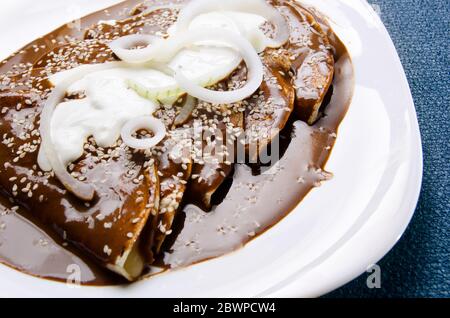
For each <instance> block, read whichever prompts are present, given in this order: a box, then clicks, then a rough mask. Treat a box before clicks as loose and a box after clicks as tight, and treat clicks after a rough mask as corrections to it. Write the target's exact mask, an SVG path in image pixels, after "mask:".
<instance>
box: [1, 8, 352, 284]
mask: <svg viewBox="0 0 450 318" xmlns="http://www.w3.org/2000/svg"><path fill="white" fill-rule="evenodd" d="M139 3H140V1H127V2H125V3H121V4H119V5H116V6H114V7H112V8H110V9H108V10H107V11H105V10H102V11H100V12H97V13H94V14H92V15H90V16H88V17H85V18H83V19H82V27H81V30H74V29H71V28H68V27H67V26H65V27H62V28H60V29H58V30H56V31H54V32H52V33H50V34H48V35H46V36H45V37H43V38H40V39H38V40H36V41H35V42H33V43H31V44H30V45H28V46H27V47H26V48H24V49H23V53H18V54H16V55H14V56H12V57H10V58H9V59H7V62H6V63H3V64H2V65H1V66H0V73H6V72H9V71H11V70H13V69H14V65H20V64H21V63H31V64H32V65H34V70H33V72H39V69H40V68H42V67H43V66H45V63H46V62H45V61H46V55H48V54H49V52H52V51H53V52H54V51H59V52H60V50H63V51H64V50H67V60H70V59H80V58H82V57H83V55H80V54H76V53H77V52H76V50H80V51H82V48H80V45H79V44H78V46H77V45H72V44H67V45H62V46H61V44H60V43H58V42H59V41H64V38H65V37H67V36H71V37H76V38H80V37H83V36H84V37H85V38H86V40H84V42H83V41H81V42H83V43H86V42H89V39H90V38H92V37H95V38H102V37H103V36H106V35H105V34H108V33H114V32H119V33H120V32H122V31H123V30H124V29H126V30H128V29H130V28H131V29H133V28H134V29H137V30H139V31H144V32H165V31H166V30H167V28H168V27H169V26H170V25H171V23H173V22H174V20H175V18H176V15H174V18H173V19H172V18H171V17H170V14H168V13H167V14H166V13H164V12H163V13H162V15H166V16H165V19H164V23H162V22H161V23H158V21H157V20H156V21H155V22H156V23H144V22H145V21H142V19H141V18H139V17H140V16H137V15H136V16H134V17H133V16H132V17H128V14H129V12H130V11H133V13H134V14H137V13H139V12H143V11H145V10H147V8H146V7H145V6H138V7H137V9H134V10H131V9H132V8H134V7H135V6H136V5H139ZM164 3H171V2H170V1H165V2H164ZM277 3H278V4H280V5H282V12H283V13H284V14H285V15H286V16H288V17H289V20H290V24H291V26H292V25H294V27H293V29H292V30H291V37H293V38H296V39H304V38H305V37H309V38H310V39H311V41H313V42H314V43H312V44H311V47H313V48H314V49H315V50H319V48H321V47H322V46H326V45H331V46H332V47H333V48H334V63H335V64H334V79H333V82H332V88H331V89H330V91H331V93H329V94H328V95H327V97H326V98H325V100H324V101H323V107H322V110H324V113H325V115H324V116H323V118H321V119H320V120H319V121H318V122H317V123H315V124H314V125H312V126H309V125H307V124H306V123H304V122H302V121H300V120H298V119H299V118H297V117H296V115H292V116H291V117H290V119H289V121H287V120H288V118H287V117H286V118H283V117H282V116H281V117H278V118H279V119H280V118H281V119H280V120H282V121H287V124H286V126H285V128H284V129H283V131H282V133H281V141H282V142H281V143H282V145H283V148H285V149H284V150H285V151H284V153H283V156H282V158H281V159H280V161H279V162H278V163H277V164H275V165H274V166H273V167H271V168H270V169H269V170H267V169H266V170H264V171H265V172H264V173H263V174H259V175H258V174H257V175H255V173H254V171H253V173H252V169H251V168H250V167H249V166H247V165H245V164H237V165H236V166H235V167H234V172H233V171H232V169H229V171H227V173H226V175H228V176H227V177H223V178H225V179H227V180H226V182H225V184H223V185H222V186H221V187H220V188H219V191H218V193H217V197H220V199H217V198H215V199H214V200H213V204H214V205H213V207H212V209H211V211H208V212H205V211H202V210H201V209H200V208H199V207H197V206H196V205H193V204H192V202H195V200H194V201H190V200H189V196H186V198H185V200H184V201H183V202H182V206H183V210H182V212H180V213H179V215H178V217H177V218H176V219H175V228H174V231H173V233H172V235H170V236H169V237H168V239H167V240H166V241H165V243H164V245H163V251H164V252H163V253H162V254H161V255H160V257H159V258H158V260H157V264H159V265H161V266H163V267H164V268H176V267H180V266H187V265H190V264H194V263H197V262H200V261H203V260H207V259H210V258H213V257H218V256H220V255H223V254H225V253H228V252H230V251H233V250H236V249H238V248H240V247H242V246H243V245H244V244H245V243H247V242H248V241H249V240H251V239H253V238H255V237H256V236H258V235H260V234H261V233H263V232H264V231H266V230H267V229H269V228H270V227H271V226H273V225H275V224H276V223H277V222H278V221H279V220H281V219H282V218H283V217H284V216H286V215H287V214H288V213H289V212H290V211H292V210H293V209H294V208H295V207H296V206H297V205H298V204H299V203H300V202H301V200H302V199H303V198H304V197H305V196H306V195H307V194H308V192H309V191H311V189H313V188H315V187H318V186H320V183H321V182H323V181H326V180H327V179H329V178H330V177H331V176H332V175H331V174H330V173H328V172H326V171H324V167H325V164H326V162H327V160H328V158H329V155H330V153H331V150H332V147H333V145H334V143H335V139H336V137H337V131H338V127H339V124H340V123H341V121H342V119H343V118H344V116H345V113H346V111H347V109H348V106H349V104H350V101H351V97H352V91H353V69H352V65H351V61H350V58H349V56H348V53H347V51H346V49H345V47H344V46H343V45H342V43H341V42H340V41H339V39H337V38H336V37H335V36H334V34H333V33H332V31H331V30H329V29H328V28H327V26H326V25H325V24H324V23H323V22H322V21H320V22H322V23H321V26H322V28H323V30H324V31H326V32H327V33H328V39H329V40H330V42H331V43H323V42H320V38H319V37H318V36H315V35H314V34H315V31H314V30H311V29H310V28H309V27H308V26H307V21H308V17H309V16H308V15H307V14H306V15H305V14H304V13H303V15H302V11H299V12H298V11H296V10H294V9H295V8H296V5H295V4H292V3H291V2H289V1H278V2H277ZM111 19H118V20H123V19H125V20H126V21H127V23H125V22H123V23H122V22H120V21H118V22H117V23H116V24H115V25H114V26H111V25H109V24H104V25H101V26H99V25H97V22H98V21H99V20H111ZM130 19H131V21H132V22H130ZM317 19H320V18H319V17H317ZM298 21H303V23H302V22H298ZM318 21H319V20H318ZM296 24H298V25H296ZM92 25H95V26H94V27H91V26H92ZM130 25H131V27H130ZM124 26H127V27H126V28H124ZM85 29H89V31H85ZM52 40H54V41H52ZM315 41H317V42H315ZM293 42H295V41H293ZM296 43H297V44H291V47H289V48H287V50H290V51H293V52H296V57H297V58H296V59H295V60H294V63H293V67H294V68H298V67H300V66H301V65H302V63H303V61H304V60H305V59H307V58H309V57H310V54H311V52H309V51H308V50H306V49H305V48H304V47H303V46H301V45H299V44H298V43H299V41H297V42H296ZM41 45H44V46H45V48H43V49H38V50H36V48H40V47H41ZM95 45H96V47H95V50H94V55H89V56H84V57H83V58H84V59H85V60H84V61H83V62H92V61H94V60H95V61H96V62H103V61H106V60H110V59H111V56H109V55H108V54H104V46H102V45H101V44H95ZM74 50H75V52H74ZM265 62H266V65H269V64H270V61H267V60H266V61H265ZM324 63H325V64H324V66H325V67H326V65H327V63H330V61H329V60H325V62H324ZM295 64H298V65H295ZM26 67H27V65H24V69H25V68H26ZM269 69H270V67H269ZM270 70H271V73H272V75H273V76H275V75H274V74H276V76H278V81H279V82H280V83H281V84H280V85H281V86H282V87H283V88H284V87H288V86H289V85H293V84H290V83H288V82H286V81H287V80H286V79H283V76H281V77H280V75H279V74H281V73H283V71H284V70H283V69H282V68H280V67H279V65H277V67H276V68H272V69H270ZM280 71H281V73H280ZM23 81H25V82H26V79H25V78H24V77H23V76H22V78H21V79H18V80H17V82H16V87H14V88H13V89H11V83H3V87H2V84H0V88H1V89H2V91H3V92H6V94H9V95H11V96H10V97H8V98H5V97H4V98H3V99H2V105H0V106H1V107H7V108H8V109H9V110H8V112H7V114H6V115H4V114H3V115H2V116H4V118H8V117H7V116H10V120H5V121H3V122H2V125H1V126H0V129H1V133H2V134H8V133H10V132H11V131H15V134H14V135H15V136H17V135H20V133H21V132H22V131H21V129H23V128H21V127H20V125H17V126H16V125H14V123H15V120H13V117H14V116H16V117H17V116H19V117H20V116H22V117H23V116H35V117H36V120H35V125H37V124H38V119H37V118H38V113H39V111H40V107H41V106H42V100H41V98H40V96H37V95H36V93H32V92H29V85H30V83H25V84H23ZM0 83H2V82H1V81H0ZM31 85H32V86H33V87H35V88H38V90H45V89H46V88H48V82H47V81H46V80H45V76H43V77H42V79H41V80H38V81H37V82H36V79H35V78H33V83H31ZM22 86H23V87H22ZM286 89H288V88H286ZM262 91H264V92H265V94H266V95H267V96H268V97H269V96H270V97H272V98H279V99H280V98H281V99H282V100H283V99H284V100H285V102H286V103H287V101H288V99H289V98H288V97H287V96H289V92H286V91H284V92H283V91H277V90H276V89H271V88H270V87H269V85H268V86H267V87H266V89H263V88H262ZM27 94H30V95H32V96H28V97H24V96H27ZM297 94H298V92H297ZM26 98H30V99H32V100H33V103H32V105H29V107H26V106H25V107H24V108H23V109H19V110H17V109H14V108H15V107H16V105H17V103H19V102H21V100H22V99H24V100H23V104H24V105H28V104H27V103H25V99H26ZM302 98H303V96H297V99H302ZM7 101H9V105H6V102H7ZM325 106H326V107H325ZM1 107H0V108H1ZM16 117H14V118H15V119H17V118H16ZM248 118H250V117H248ZM19 120H20V119H19ZM246 122H247V123H251V122H252V120H251V118H250V119H247V121H246ZM256 122H257V123H258V121H256ZM105 152H106V153H107V154H108V152H107V150H105ZM5 154H8V151H3V152H2V155H1V156H2V158H0V159H1V160H2V161H1V162H2V163H3V162H10V161H12V160H14V156H13V154H9V155H8V156H11V157H8V158H6V157H5V156H6V155H5ZM36 154H37V152H36V153H35V154H32V155H31V157H30V158H29V159H27V161H26V162H21V164H20V165H19V164H18V165H16V166H7V167H3V166H2V167H0V168H1V171H0V173H1V177H0V188H1V191H2V194H3V196H2V197H1V200H0V203H1V211H3V212H0V213H1V215H0V262H2V263H4V264H7V265H9V266H11V267H14V268H16V269H18V270H21V271H23V272H26V273H28V274H32V275H35V276H39V277H45V278H49V279H55V280H61V281H65V280H66V279H67V277H68V276H69V275H70V274H71V267H70V265H72V264H76V265H78V266H80V268H81V273H82V282H83V283H84V284H92V285H109V284H121V283H124V280H123V279H121V278H120V277H118V276H116V275H114V274H111V273H109V272H108V271H105V270H104V269H102V268H100V267H99V266H98V265H96V262H94V261H91V259H90V258H89V257H86V256H85V255H84V253H83V252H81V251H80V246H78V245H79V243H80V242H83V240H84V239H89V238H90V237H92V231H89V230H90V229H92V222H94V224H95V225H94V228H95V229H96V230H95V232H94V233H96V235H98V237H102V238H104V241H107V242H108V244H110V245H111V243H110V242H115V241H117V246H114V244H113V246H111V247H112V250H113V251H114V252H113V253H112V254H114V253H120V250H121V249H122V247H121V245H122V244H124V243H123V239H117V240H115V239H114V236H115V235H116V236H117V235H121V233H129V232H130V231H134V229H130V228H129V224H130V222H127V221H126V220H129V219H131V218H136V216H137V215H136V214H135V213H136V210H145V207H139V205H138V206H136V204H134V202H135V201H136V193H138V192H139V191H140V190H139V188H140V187H141V185H142V186H148V184H147V185H145V184H144V183H146V182H147V183H148V182H151V181H149V179H147V178H144V179H143V180H142V183H139V182H138V183H136V182H134V181H135V179H136V177H137V176H139V175H140V174H141V173H143V172H142V171H140V170H142V169H143V167H142V166H143V159H142V158H140V157H139V156H138V155H136V158H133V162H135V163H138V165H137V168H136V167H134V168H136V169H133V171H134V173H135V174H132V175H130V176H128V171H129V170H128V169H125V168H124V167H123V165H125V164H126V162H125V160H121V158H127V154H126V153H119V154H117V157H116V158H115V160H111V161H109V160H108V158H105V161H104V162H103V161H101V164H99V165H98V163H97V162H94V163H92V162H90V160H92V159H90V158H91V157H90V156H88V157H85V158H83V159H82V160H81V161H80V162H79V163H77V165H76V167H75V168H74V169H75V170H76V171H78V170H80V169H82V168H83V167H84V166H86V165H89V164H92V165H94V166H96V168H95V169H93V170H92V171H91V172H90V173H89V174H88V176H87V178H88V180H89V181H90V182H94V183H97V184H99V185H100V188H101V189H103V190H102V191H101V193H100V196H99V198H98V200H99V201H100V202H104V203H103V204H96V205H95V209H93V208H90V207H86V206H83V205H82V204H80V203H77V202H76V200H73V198H71V197H70V195H66V194H62V198H63V199H62V200H61V199H56V200H52V199H51V195H50V196H49V193H50V194H51V193H52V191H56V193H59V192H60V191H61V190H60V188H59V187H58V186H57V185H56V184H57V181H55V180H53V178H52V177H51V176H39V175H36V176H35V177H34V178H35V183H36V184H39V186H38V187H37V188H36V189H37V190H38V189H42V191H43V192H42V193H43V194H45V197H46V198H47V197H49V199H48V200H42V201H41V200H40V195H39V194H38V193H33V197H32V198H30V197H29V196H28V192H23V193H19V194H18V195H14V194H13V192H14V191H13V189H12V188H11V181H10V180H11V178H15V177H16V176H18V180H19V181H18V182H20V179H21V177H20V176H21V175H28V174H30V173H31V174H33V173H32V172H29V171H32V170H33V166H34V165H35V162H36V158H35V155H36ZM27 158H28V157H27ZM97 165H98V166H97ZM77 169H78V170H77ZM169 170H170V169H169ZM194 170H195V166H194ZM197 170H199V171H200V172H201V170H202V168H201V167H200V168H199V167H197ZM96 171H98V173H96ZM104 171H108V172H109V173H111V175H110V176H106V178H107V181H106V182H105V181H104V180H103V179H104ZM169 174H170V172H169ZM216 177H217V175H216ZM44 179H48V180H49V181H44ZM100 179H102V180H100ZM101 181H103V182H101ZM221 181H223V179H222V180H221ZM47 182H48V183H47ZM16 183H17V182H16ZM26 183H27V182H25V184H24V186H23V187H26ZM102 184H103V185H105V186H104V188H102V187H101V185H102ZM114 184H116V186H115V187H114ZM31 187H33V186H31ZM114 188H120V189H121V191H122V192H123V194H121V191H119V193H118V192H117V191H114V190H113V189H114ZM194 188H195V187H194ZM199 188H200V189H201V185H200V186H199ZM202 191H203V190H202ZM19 192H21V191H20V190H19ZM21 195H22V196H23V199H20V197H21ZM55 196H56V197H58V196H61V193H59V194H55ZM11 197H14V199H15V202H14V203H12V202H11V201H10V200H9V198H11ZM33 198H34V200H33ZM127 200H130V202H131V201H134V202H133V204H132V203H129V206H130V207H129V210H130V212H129V213H125V217H124V219H123V222H121V221H117V218H118V215H117V213H118V211H121V212H123V211H126V210H127V202H126V201H127ZM17 201H19V203H21V204H20V207H19V206H18V205H16V203H17ZM66 201H67V202H70V203H67V204H64V202H66ZM97 203H98V202H97ZM119 205H120V207H121V208H120V209H118V208H117V206H119ZM24 207H25V208H24ZM98 207H100V210H102V209H103V210H104V211H103V212H102V211H99V210H98ZM41 211H46V212H45V213H46V214H47V215H48V217H49V218H50V219H58V220H57V221H55V223H56V224H63V226H61V228H48V226H46V225H45V224H43V223H42V222H41V221H40V219H41V217H40V216H39V217H36V213H41ZM50 211H51V212H50ZM99 214H101V215H105V217H103V216H102V217H100V218H99V217H97V216H98V215H99ZM59 218H62V219H61V220H59ZM105 218H106V220H105ZM108 218H111V219H114V222H113V223H114V224H115V226H117V230H116V231H103V230H101V231H100V230H98V227H95V226H96V225H98V224H100V225H102V224H104V223H105V222H107V221H108ZM118 219H119V220H120V219H121V218H118ZM74 220H78V221H77V222H74ZM92 220H94V221H92ZM69 221H70V222H69ZM110 221H111V220H110ZM96 222H99V223H96ZM66 225H67V227H66ZM99 227H100V228H102V227H101V226H99ZM64 231H67V232H68V233H69V235H70V233H76V234H77V233H83V234H84V235H86V236H87V237H88V238H84V237H75V238H73V239H72V240H71V239H70V238H66V240H64V239H62V238H61V237H64V238H65V235H61V232H64ZM81 236H83V235H81ZM98 237H94V238H93V239H94V240H95V239H96V238H98ZM77 244H78V245H77ZM88 245H89V246H90V247H92V246H94V247H95V246H96V247H97V248H98V251H96V252H95V253H96V254H98V255H102V249H103V246H104V242H103V241H101V240H99V242H98V244H97V245H96V244H92V242H89V244H88ZM81 250H82V248H81ZM112 256H114V255H105V256H104V257H105V258H108V257H112ZM151 272H152V271H151Z"/></svg>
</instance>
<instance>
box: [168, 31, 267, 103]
mask: <svg viewBox="0 0 450 318" xmlns="http://www.w3.org/2000/svg"><path fill="white" fill-rule="evenodd" d="M181 38H183V39H184V42H185V43H195V42H201V41H206V40H210V39H214V40H218V41H220V42H225V43H227V44H229V45H231V46H232V47H233V48H236V49H238V51H239V53H240V54H241V56H242V58H243V60H244V62H245V63H246V65H247V70H248V71H247V81H246V83H245V85H244V86H243V87H241V88H238V89H236V90H234V91H225V92H223V91H212V90H209V89H206V88H203V87H201V86H200V85H198V84H196V83H195V82H193V81H191V80H189V79H188V78H187V77H186V76H184V75H183V70H182V69H178V70H175V80H176V81H177V82H178V84H179V85H180V87H181V88H182V89H183V90H184V91H185V92H187V93H188V94H189V95H191V96H193V97H196V98H198V99H200V100H203V101H205V102H208V103H212V104H232V103H236V102H239V101H242V100H244V99H246V98H248V97H249V96H251V95H252V94H253V93H254V92H255V91H256V90H257V89H258V88H259V87H260V86H261V83H262V81H263V77H264V71H263V64H262V62H261V59H260V57H259V55H258V54H257V53H256V51H255V49H254V48H253V46H252V45H251V44H250V42H249V41H247V39H245V38H244V37H242V36H239V35H237V34H236V33H233V32H231V31H225V30H211V31H190V32H188V33H187V34H182V37H181Z"/></svg>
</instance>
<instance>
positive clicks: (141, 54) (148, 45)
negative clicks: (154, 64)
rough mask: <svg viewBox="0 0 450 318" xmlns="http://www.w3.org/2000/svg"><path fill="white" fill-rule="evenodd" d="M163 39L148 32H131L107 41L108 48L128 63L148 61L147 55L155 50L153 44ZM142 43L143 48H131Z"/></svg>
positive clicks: (155, 44)
mask: <svg viewBox="0 0 450 318" xmlns="http://www.w3.org/2000/svg"><path fill="white" fill-rule="evenodd" d="M159 41H163V39H161V38H159V37H157V36H154V35H149V34H131V35H126V36H123V37H120V38H118V39H116V40H114V41H111V42H110V43H109V48H110V49H111V50H112V51H113V52H114V54H116V55H117V56H118V57H119V58H120V59H121V60H122V61H126V62H128V63H144V62H147V61H148V56H151V55H152V52H153V51H155V46H156V47H159V46H158V42H159ZM137 45H144V46H145V47H144V48H139V49H133V47H134V46H137Z"/></svg>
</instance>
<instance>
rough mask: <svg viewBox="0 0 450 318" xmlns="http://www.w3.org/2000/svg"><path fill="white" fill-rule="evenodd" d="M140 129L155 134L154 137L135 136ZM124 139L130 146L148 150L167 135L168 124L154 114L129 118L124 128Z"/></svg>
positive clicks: (122, 134)
mask: <svg viewBox="0 0 450 318" xmlns="http://www.w3.org/2000/svg"><path fill="white" fill-rule="evenodd" d="M139 129H145V130H148V131H151V132H153V133H154V134H155V136H154V137H152V138H144V139H138V138H136V137H133V134H134V133H136V131H138V130H139ZM121 136H122V141H123V142H124V143H125V144H126V145H127V146H128V147H130V148H133V149H139V150H146V149H150V148H152V147H154V146H156V145H157V144H159V143H160V142H161V141H162V140H163V139H164V137H165V136H166V126H165V125H164V124H163V122H162V121H161V120H159V119H157V118H154V117H152V116H143V117H137V118H134V119H131V120H129V121H128V122H127V123H126V124H125V126H123V128H122V133H121Z"/></svg>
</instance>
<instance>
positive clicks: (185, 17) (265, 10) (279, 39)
mask: <svg viewBox="0 0 450 318" xmlns="http://www.w3.org/2000/svg"><path fill="white" fill-rule="evenodd" d="M213 11H239V12H244V13H251V14H257V15H260V16H262V17H263V18H265V19H266V20H267V21H269V22H270V23H272V24H273V25H274V26H275V28H276V36H275V38H273V39H272V38H269V37H266V40H265V42H266V43H265V44H266V46H268V47H271V48H278V47H280V46H282V45H283V44H285V43H286V42H287V41H288V40H289V26H288V24H287V22H286V20H285V19H284V17H283V16H282V15H281V13H280V12H279V11H278V10H277V9H275V8H274V7H272V6H270V5H269V4H267V3H266V2H265V1H264V0H225V1H224V0H195V1H192V2H190V3H189V4H188V5H187V6H186V7H184V8H183V10H181V12H180V15H179V17H178V20H177V23H176V30H177V31H178V32H183V31H186V30H188V29H189V25H190V23H191V22H192V20H193V19H194V18H195V17H197V16H198V15H200V14H205V13H209V12H213Z"/></svg>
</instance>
